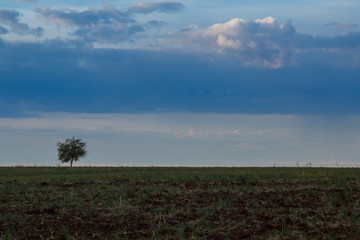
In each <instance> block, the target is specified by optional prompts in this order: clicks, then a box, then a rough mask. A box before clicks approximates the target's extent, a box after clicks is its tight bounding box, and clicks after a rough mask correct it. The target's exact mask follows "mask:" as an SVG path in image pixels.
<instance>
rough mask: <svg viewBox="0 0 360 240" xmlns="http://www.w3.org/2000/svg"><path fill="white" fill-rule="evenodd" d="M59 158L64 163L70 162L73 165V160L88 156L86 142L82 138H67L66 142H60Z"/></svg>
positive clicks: (58, 144)
mask: <svg viewBox="0 0 360 240" xmlns="http://www.w3.org/2000/svg"><path fill="white" fill-rule="evenodd" d="M57 146H58V158H59V160H60V161H61V162H62V163H65V162H66V163H67V162H70V167H72V164H73V161H78V160H79V158H81V157H85V156H86V153H87V152H86V143H85V142H83V141H81V139H80V138H78V139H76V138H75V137H72V138H67V139H66V140H65V142H58V143H57Z"/></svg>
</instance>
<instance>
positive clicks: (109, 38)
mask: <svg viewBox="0 0 360 240" xmlns="http://www.w3.org/2000/svg"><path fill="white" fill-rule="evenodd" d="M181 6H183V5H182V4H180V3H139V4H138V5H137V6H135V7H130V8H129V9H127V10H121V9H117V8H114V7H104V8H102V9H89V10H85V11H76V10H72V9H36V12H37V13H39V14H40V15H41V16H43V17H45V18H47V19H50V20H51V21H53V22H55V23H57V24H59V25H61V24H65V25H68V26H73V27H77V29H76V30H75V31H74V32H72V33H71V35H73V36H77V37H78V38H79V39H82V40H84V41H85V42H87V43H95V42H97V43H118V42H124V41H133V40H134V39H135V38H136V35H137V34H138V33H142V32H144V31H146V30H147V29H149V28H158V27H161V26H162V25H163V24H164V22H161V21H156V20H151V21H148V22H146V23H138V22H137V21H136V20H135V19H134V17H133V16H132V14H135V13H136V14H146V13H151V12H176V11H180V10H181Z"/></svg>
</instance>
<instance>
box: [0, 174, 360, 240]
mask: <svg viewBox="0 0 360 240" xmlns="http://www.w3.org/2000/svg"><path fill="white" fill-rule="evenodd" d="M0 239H360V169H357V168H278V167H276V168H235V167H234V168H183V167H172V168H164V167H136V168H135V167H118V168H116V167H114V168H111V167H93V168H92V167H77V168H68V167H2V168H1V167H0Z"/></svg>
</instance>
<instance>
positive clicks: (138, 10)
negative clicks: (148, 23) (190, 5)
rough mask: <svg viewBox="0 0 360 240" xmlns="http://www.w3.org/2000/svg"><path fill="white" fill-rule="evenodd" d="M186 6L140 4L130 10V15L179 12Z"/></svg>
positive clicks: (154, 3) (161, 3) (166, 3)
mask: <svg viewBox="0 0 360 240" xmlns="http://www.w3.org/2000/svg"><path fill="white" fill-rule="evenodd" d="M184 7H185V6H184V4H182V3H177V2H139V3H138V4H137V5H136V6H134V7H130V8H128V11H127V12H128V13H130V14H147V13H152V12H164V13H170V12H179V11H181V10H183V8H184Z"/></svg>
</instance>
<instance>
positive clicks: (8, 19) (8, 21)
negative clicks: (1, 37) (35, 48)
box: [0, 9, 44, 37]
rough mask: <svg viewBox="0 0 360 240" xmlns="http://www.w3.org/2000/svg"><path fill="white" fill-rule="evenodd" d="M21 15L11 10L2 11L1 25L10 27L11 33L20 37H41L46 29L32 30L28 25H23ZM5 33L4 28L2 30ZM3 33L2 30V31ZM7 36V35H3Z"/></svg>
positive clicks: (0, 12) (0, 11)
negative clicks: (20, 19)
mask: <svg viewBox="0 0 360 240" xmlns="http://www.w3.org/2000/svg"><path fill="white" fill-rule="evenodd" d="M19 17H20V13H19V12H18V11H15V10H9V9H0V24H4V25H6V26H9V27H10V31H6V33H7V32H13V33H16V34H18V35H28V34H29V35H34V36H36V37H41V36H42V35H43V33H44V29H43V28H41V27H37V28H30V26H29V25H28V24H26V23H21V22H20V21H19ZM2 29H3V31H2V32H4V28H2ZM0 31H1V29H0ZM3 34H5V33H3Z"/></svg>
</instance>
